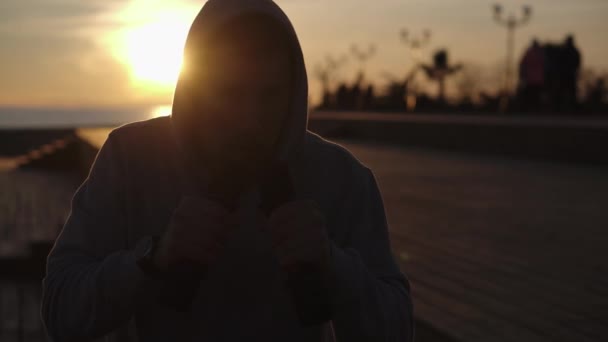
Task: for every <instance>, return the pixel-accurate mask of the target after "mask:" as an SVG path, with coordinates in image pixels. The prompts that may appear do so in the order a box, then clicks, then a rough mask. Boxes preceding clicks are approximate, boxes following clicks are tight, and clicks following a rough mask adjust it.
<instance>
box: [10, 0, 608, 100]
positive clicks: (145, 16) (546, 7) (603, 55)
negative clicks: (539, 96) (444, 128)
mask: <svg viewBox="0 0 608 342" xmlns="http://www.w3.org/2000/svg"><path fill="white" fill-rule="evenodd" d="M277 2H278V3H279V4H280V5H281V7H282V8H283V9H284V10H285V11H286V12H287V14H288V15H289V17H290V18H291V19H292V21H293V23H294V25H295V27H296V30H297V31H298V34H299V36H300V40H301V43H302V46H303V49H304V54H305V58H306V63H307V66H308V70H309V75H310V88H311V97H312V98H313V100H314V99H316V98H317V97H318V92H319V82H318V81H317V79H316V78H315V75H314V69H315V67H316V66H317V65H319V64H320V63H322V62H323V61H324V58H325V56H326V55H327V54H330V55H332V56H335V57H339V56H340V55H348V54H349V50H350V46H351V45H352V44H358V45H359V46H361V47H366V46H368V45H369V44H370V43H374V44H375V45H376V46H377V51H378V52H377V54H376V55H375V56H374V57H373V58H372V59H371V60H370V61H369V62H368V63H367V64H366V66H365V67H366V71H367V75H368V78H369V79H371V80H373V81H375V82H377V83H378V84H381V83H382V82H385V81H386V79H387V78H386V76H385V75H386V74H391V75H394V76H398V77H401V76H403V75H404V74H405V73H406V71H407V70H408V68H409V67H411V65H412V63H413V62H412V55H411V54H410V53H409V52H408V50H407V49H406V48H405V46H404V45H402V44H401V42H400V40H399V35H398V33H399V31H400V30H401V29H402V28H407V29H409V31H410V32H412V33H413V34H417V33H419V32H422V30H423V29H430V30H431V31H432V38H431V41H430V44H429V46H428V48H427V49H426V50H425V51H423V52H422V54H421V56H422V57H423V58H425V59H428V58H429V56H430V54H431V52H432V51H434V50H436V49H437V48H440V47H447V48H448V49H449V51H450V58H451V60H453V61H455V62H463V63H465V65H469V66H470V68H469V69H468V70H469V72H470V73H473V74H475V75H478V77H479V78H480V79H482V80H484V81H485V82H486V83H493V84H496V83H497V82H496V81H497V80H498V81H499V80H500V77H501V73H500V67H499V65H500V62H501V60H502V59H503V58H504V55H505V38H506V32H505V29H504V28H501V27H500V26H499V25H497V24H496V23H494V22H493V20H492V12H491V5H492V4H493V3H494V1H484V0H376V1H363V0H331V1H329V0H277ZM502 3H503V5H504V7H505V9H506V10H507V12H515V13H518V14H519V12H520V10H521V6H522V5H523V4H524V3H528V4H530V5H532V6H533V9H534V14H533V18H532V20H531V21H530V23H529V24H528V25H526V26H525V27H522V28H521V29H520V30H518V31H517V35H516V51H517V55H519V54H520V53H521V51H522V49H523V48H524V47H525V46H526V45H527V44H528V42H529V40H530V39H531V37H532V36H537V37H539V38H540V39H541V40H543V41H548V40H553V41H559V40H562V39H563V37H564V36H565V34H566V33H568V32H573V33H574V34H575V37H576V39H577V44H578V46H579V47H580V48H581V50H582V54H583V63H584V67H585V68H593V69H596V70H598V71H603V72H606V71H608V47H607V46H606V43H605V39H606V38H605V37H604V33H605V32H606V31H607V29H608V24H607V21H606V20H605V18H606V17H607V15H608V1H604V0H533V1H528V2H523V1H516V0H511V1H506V0H505V1H502ZM201 4H202V2H201V1H194V0H181V1H178V0H174V1H155V0H104V1H98V0H87V1H82V0H55V1H45V0H2V2H1V3H0V41H1V42H2V44H1V45H0V75H2V78H0V106H6V105H17V106H43V107H44V106H47V107H48V106H51V107H56V106H76V107H77V106H88V107H95V106H121V105H137V104H145V105H162V104H170V102H171V96H172V92H173V85H174V83H173V81H174V78H175V74H176V72H177V70H178V67H179V59H180V52H181V45H182V44H183V39H184V38H185V35H186V31H187V29H188V25H189V23H190V22H191V20H192V19H193V18H194V16H195V15H196V13H197V11H198V9H199V8H200V6H201ZM359 67H360V64H359V63H356V62H355V61H354V60H353V61H351V62H350V63H347V64H346V65H345V66H344V68H343V69H342V70H341V72H340V74H339V75H337V79H338V80H351V79H352V78H353V76H354V71H355V70H357V69H358V68H359Z"/></svg>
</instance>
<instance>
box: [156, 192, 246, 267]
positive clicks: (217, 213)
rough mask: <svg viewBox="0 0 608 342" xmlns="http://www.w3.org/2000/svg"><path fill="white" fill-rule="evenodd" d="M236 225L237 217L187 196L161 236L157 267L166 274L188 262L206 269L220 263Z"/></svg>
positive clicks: (212, 204) (206, 201)
mask: <svg viewBox="0 0 608 342" xmlns="http://www.w3.org/2000/svg"><path fill="white" fill-rule="evenodd" d="M236 223H237V221H236V217H235V216H234V215H231V213H230V212H229V211H228V210H227V209H226V208H224V207H223V206H222V205H220V204H218V203H217V202H214V201H211V200H209V199H207V198H203V197H196V196H185V197H183V198H182V199H181V201H180V203H179V205H178V207H177V208H176V209H175V211H174V212H173V216H172V217H171V222H170V223H169V227H168V229H167V230H166V231H165V232H164V233H163V235H162V236H161V239H160V245H159V248H158V253H156V254H155V255H154V259H155V263H156V264H157V266H158V267H159V268H160V269H161V270H163V271H166V270H168V269H170V268H171V267H172V265H175V264H178V263H180V262H184V261H187V262H189V263H196V264H198V265H200V266H202V267H203V268H206V267H207V266H209V265H211V264H213V263H214V262H215V261H216V259H217V257H218V255H219V254H220V253H221V252H222V250H223V249H224V245H225V244H226V242H227V240H228V239H229V238H230V236H231V235H232V232H233V231H234V227H235V226H236Z"/></svg>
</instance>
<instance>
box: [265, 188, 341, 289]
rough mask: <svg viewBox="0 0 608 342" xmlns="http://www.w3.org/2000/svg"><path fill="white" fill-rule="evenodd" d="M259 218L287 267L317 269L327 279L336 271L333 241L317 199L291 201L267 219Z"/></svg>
mask: <svg viewBox="0 0 608 342" xmlns="http://www.w3.org/2000/svg"><path fill="white" fill-rule="evenodd" d="M259 217H260V219H261V220H262V221H263V222H262V223H263V224H262V227H264V229H265V230H266V231H267V232H268V233H269V235H270V237H271V241H272V246H273V249H274V251H275V255H276V257H277V258H278V260H279V263H280V264H281V267H282V268H283V269H284V270H286V271H287V272H290V271H292V270H298V269H301V268H306V269H310V268H313V269H315V270H318V271H320V272H321V274H322V275H323V276H324V278H325V279H327V278H326V277H328V276H329V275H330V274H331V272H332V270H331V263H330V258H331V255H330V252H331V249H330V240H329V237H328V235H327V230H326V226H325V217H324V216H323V213H322V212H321V210H320V208H319V207H318V205H317V203H316V202H314V201H312V200H297V201H291V202H287V203H285V204H283V205H282V206H279V207H278V208H277V209H275V210H274V211H273V212H272V214H271V215H270V217H269V218H268V219H267V220H266V219H264V218H263V217H262V216H259Z"/></svg>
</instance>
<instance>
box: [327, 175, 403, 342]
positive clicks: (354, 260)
mask: <svg viewBox="0 0 608 342" xmlns="http://www.w3.org/2000/svg"><path fill="white" fill-rule="evenodd" d="M363 174H364V176H363V179H362V180H361V179H359V180H358V181H356V182H354V183H353V184H351V185H350V193H349V194H348V195H347V197H346V200H345V201H344V202H343V203H344V207H343V209H342V212H341V217H342V222H345V224H346V227H344V228H345V229H346V241H345V243H344V246H342V247H339V246H338V245H337V244H336V243H334V242H333V241H332V243H331V251H332V262H333V266H334V270H335V282H334V288H333V289H332V290H333V294H332V301H333V303H332V305H333V308H334V311H333V312H334V315H333V319H332V324H333V329H334V333H335V337H336V339H337V341H338V342H345V341H370V342H371V341H374V342H380V341H381V342H397V341H399V342H407V341H413V338H414V331H413V329H414V323H413V307H412V301H411V297H410V285H409V281H408V279H407V278H406V276H405V275H404V274H403V273H402V272H401V271H400V269H399V266H398V265H397V263H396V262H395V259H394V257H393V255H392V252H391V249H390V242H389V235H388V225H387V221H386V215H385V210H384V204H383V201H382V196H381V194H380V191H379V189H378V185H377V183H376V179H375V177H374V175H373V173H372V171H371V170H370V169H369V168H367V167H365V168H364V172H363Z"/></svg>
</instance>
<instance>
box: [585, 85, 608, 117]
mask: <svg viewBox="0 0 608 342" xmlns="http://www.w3.org/2000/svg"><path fill="white" fill-rule="evenodd" d="M607 95H608V89H606V81H605V79H604V78H598V79H597V80H596V81H595V83H594V84H593V85H592V86H591V87H590V88H589V92H588V93H587V98H586V105H587V107H588V109H589V110H591V111H593V112H599V111H601V110H602V109H604V108H603V107H604V106H605V105H606V100H607Z"/></svg>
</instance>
